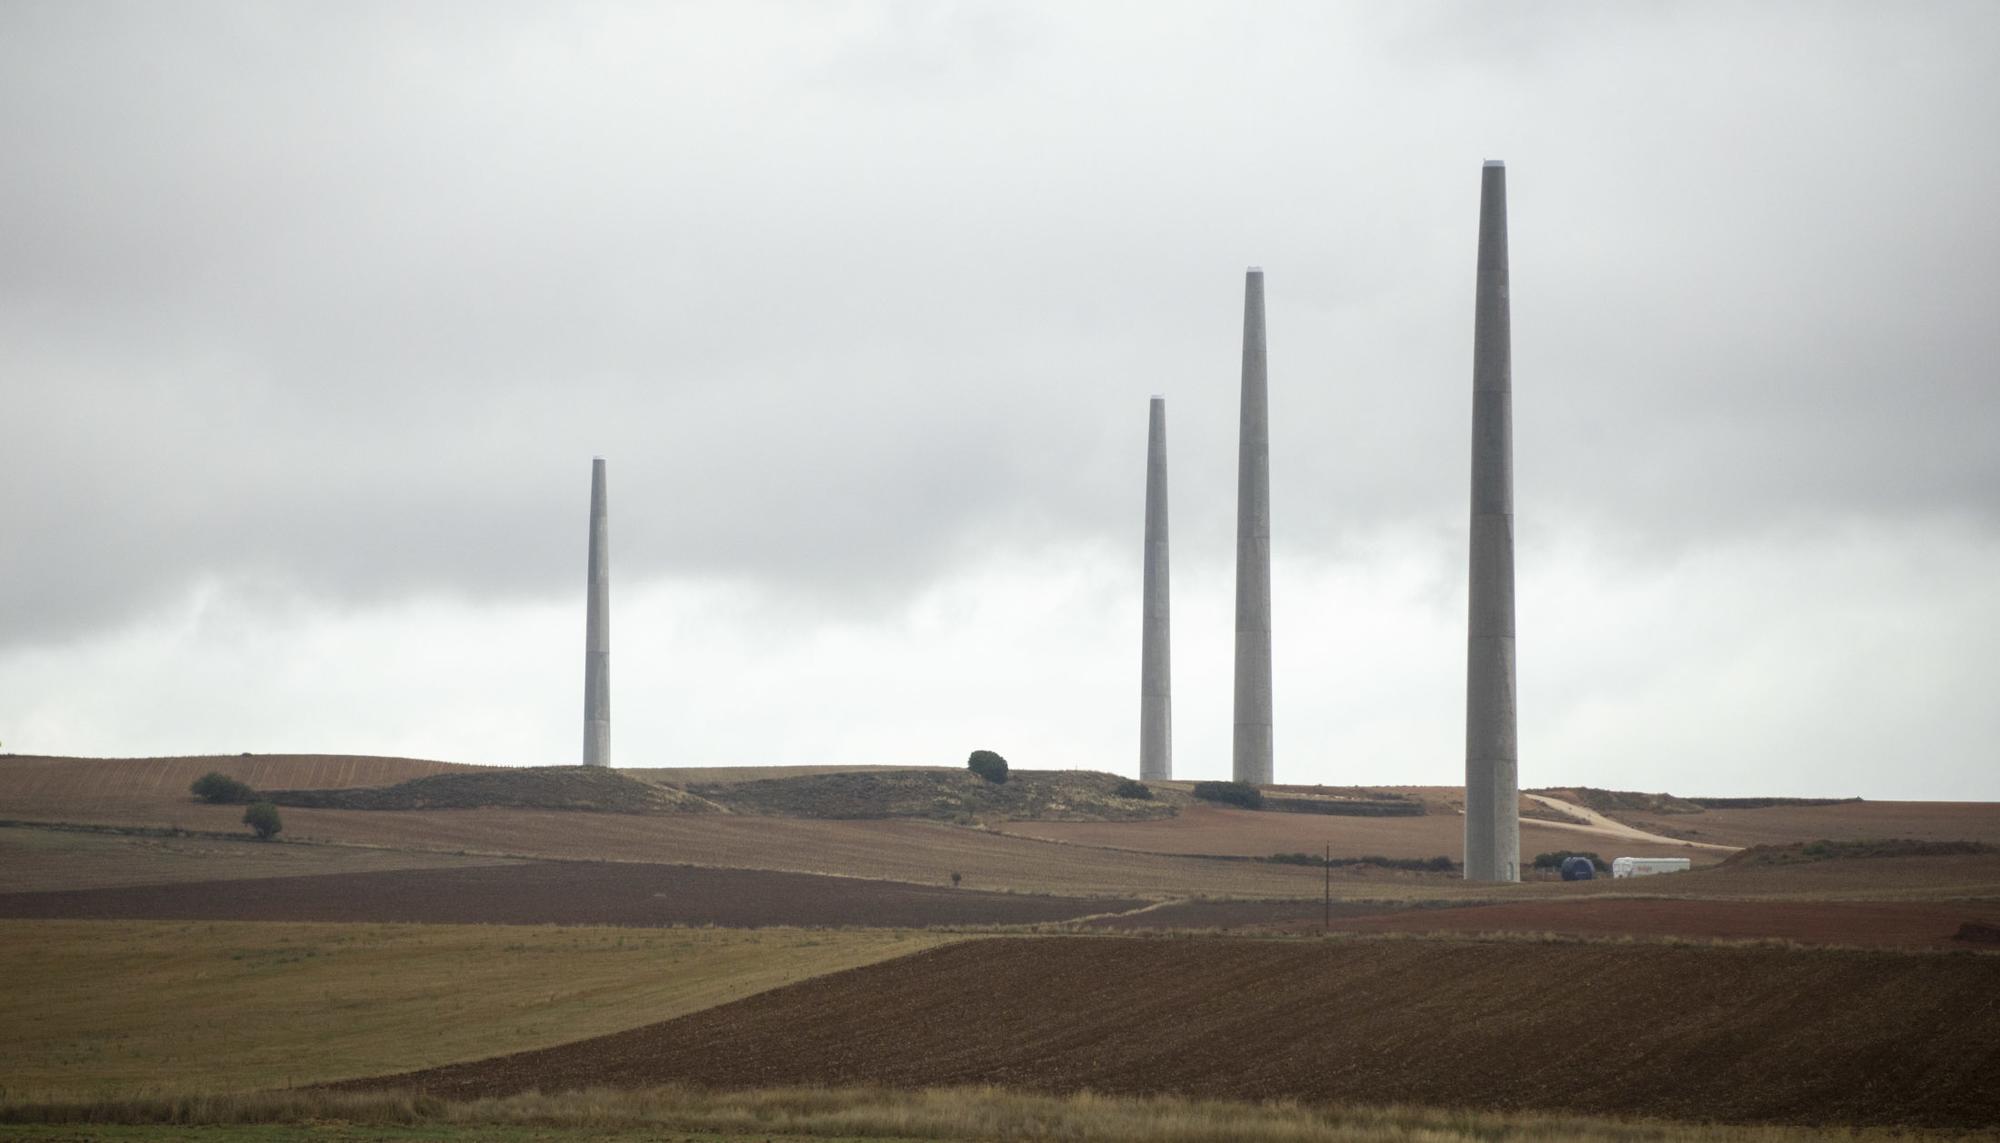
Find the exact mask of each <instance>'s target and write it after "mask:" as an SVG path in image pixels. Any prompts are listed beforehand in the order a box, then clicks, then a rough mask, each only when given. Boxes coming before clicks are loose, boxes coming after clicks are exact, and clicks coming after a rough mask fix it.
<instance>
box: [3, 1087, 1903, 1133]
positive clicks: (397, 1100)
mask: <svg viewBox="0 0 2000 1143" xmlns="http://www.w3.org/2000/svg"><path fill="white" fill-rule="evenodd" d="M665 1131H671V1132H673V1133H674V1135H673V1138H675V1139H681V1140H702V1141H704V1143H706V1141H711V1140H718V1141H719V1140H740V1139H743V1138H745V1137H746V1136H748V1137H753V1138H757V1139H763V1140H767V1141H769V1140H802V1139H814V1140H828V1139H835V1140H850V1141H853V1143H890V1141H893V1140H915V1139H924V1140H996V1139H997V1140H1015V1139H1023V1140H1027V1139H1034V1140H1046V1139H1065V1140H1080V1141H1083V1140H1104V1141H1111V1140H1149V1141H1158V1143H1362V1141H1367V1143H1377V1141H1380V1143H1389V1141H1397V1143H1461V1141H1472V1140H1483V1141H1486V1140H1490V1141H1507V1143H1554V1141H1556V1140H1565V1141H1579V1143H1806V1141H1807V1140H1824V1139H1847V1140H1857V1141H1858V1140H1867V1141H1871V1143H1875V1141H1883V1143H1886V1141H1890V1140H1913V1139H1920V1138H1936V1136H1924V1135H1913V1134H1908V1133H1902V1132H1894V1131H1863V1132H1843V1131H1839V1130H1828V1129H1826V1128H1814V1129H1810V1130H1805V1129H1793V1128H1776V1127H1719V1126H1706V1125H1690V1124H1673V1123H1660V1122H1644V1121H1629V1122H1621V1121H1616V1120H1604V1119H1589V1118H1583V1117H1577V1116H1553V1115H1502V1114H1493V1113H1482V1112H1465V1111H1440V1110H1430V1109H1422V1108H1407V1107H1405V1108H1314V1107H1303V1106H1300V1105H1297V1104H1291V1103H1254V1104H1253V1103H1232V1102H1223V1101H1215V1100H1189V1099H1181V1098H1177V1097H1172V1096H1153V1097H1143V1098H1134V1097H1116V1098H1114V1097H1106V1096H1096V1095H1090V1094H1083V1095H1074V1096H1038V1095H1025V1094H1021V1093H1017V1092H1009V1091H1004V1090H1001V1089H997V1088H951V1089H937V1090H930V1091H919V1092H892V1091H882V1090H878V1089H868V1088H848V1089H835V1090H828V1089H777V1090H768V1091H749V1092H730V1093H712V1092H701V1091H694V1090H689V1089H685V1088H654V1089H650V1090H643V1091H620V1092H613V1091H603V1090H599V1091H586V1092H574V1093H569V1094H565V1095H560V1096H553V1097H549V1096H540V1095H525V1096H515V1097H512V1098H509V1099H504V1100H477V1101H471V1102H465V1103H451V1102H446V1101H442V1100H436V1099H431V1098H427V1097H423V1096H411V1095H408V1094H401V1093H379V1094H367V1095H355V1094H347V1093H331V1092H274V1093H266V1094H258V1095H237V1096H219V1097H209V1098H186V1099H156V1100H131V1101H123V1102H104V1103H96V1104H89V1103H83V1104H70V1105H31V1104H22V1103H18V1102H10V1103H0V1137H4V1138H9V1139H48V1140H55V1139H62V1140H76V1139H105V1140H116V1139H142V1138H149V1137H156V1136H164V1137H171V1138H173V1139H176V1140H214V1141H218V1143H219V1141H231V1143H235V1141H242V1143H251V1141H256V1143H274V1141H286V1143H290V1141H294V1140H299V1141H303V1140H314V1141H341V1143H345V1141H350V1140H352V1141H359V1140H401V1139H409V1140H473V1139H480V1140H489V1139H490V1140H530V1139H533V1140H639V1139H660V1138H662V1135H661V1133H662V1132H665Z"/></svg>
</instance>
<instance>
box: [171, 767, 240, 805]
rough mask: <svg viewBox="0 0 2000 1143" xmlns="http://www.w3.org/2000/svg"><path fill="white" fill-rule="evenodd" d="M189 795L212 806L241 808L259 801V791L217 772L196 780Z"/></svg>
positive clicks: (189, 790) (212, 771) (190, 787)
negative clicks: (247, 803) (248, 803)
mask: <svg viewBox="0 0 2000 1143" xmlns="http://www.w3.org/2000/svg"><path fill="white" fill-rule="evenodd" d="M188 793H190V794H193V795H194V796H195V797H197V798H200V799H201V800H202V801H204V802H207V803H208V804H209V805H211V806H240V805H243V804H245V803H246V802H254V801H256V800H257V791H255V790H253V789H251V788H250V787H249V786H247V785H245V784H244V783H242V782H239V781H237V780H236V779H234V778H232V777H230V776H229V775H227V774H224V773H222V772H220V771H217V770H210V771H209V772H208V773H206V774H203V775H202V776H201V777H199V778H196V779H195V780H194V784H193V785H191V786H189V787H188Z"/></svg>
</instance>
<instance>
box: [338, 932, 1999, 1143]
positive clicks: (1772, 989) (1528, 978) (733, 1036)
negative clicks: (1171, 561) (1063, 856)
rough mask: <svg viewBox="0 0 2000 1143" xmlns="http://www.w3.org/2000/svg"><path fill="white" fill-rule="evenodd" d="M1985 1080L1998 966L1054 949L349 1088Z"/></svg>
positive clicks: (1546, 1091) (1593, 951) (1943, 1089)
mask: <svg viewBox="0 0 2000 1143" xmlns="http://www.w3.org/2000/svg"><path fill="white" fill-rule="evenodd" d="M975 985H976V986H975ZM1996 1069H2000V956H1954V955H1920V954H1910V953H1874V952H1862V951H1852V950H1820V951H1793V950H1784V949H1770V948H1698V947H1678V946H1668V945H1612V944H1561V943H1532V942H1459V941H1442V940H1440V941H1367V940H1361V941H1332V942H1322V941H1284V940H1237V939H1226V938H1218V939H1183V940H1157V939H1154V940H1147V939H1131V938H1075V937H1071V938H1062V937H1054V938H1000V939H992V940H981V941H971V942H967V943H964V944H959V945H952V946H949V947H946V948H943V949H939V950H935V951H932V952H927V953H921V954H918V955H915V956H909V957H904V958H900V959H898V960H894V961H890V962H886V963H883V964H879V965H875V966H871V967H867V968H861V969H856V970H853V971H849V972H844V973H839V974H835V975H831V976H826V977H820V978H818V979H816V980H811V981H806V982H804V983H802V984H798V985H794V986H791V987H787V988H783V989H778V990H775V991H772V992H767V993H764V994H762V995H759V996H754V997H751V998H749V999H747V1000H743V1001H739V1002H737V1003H734V1004H729V1005H725V1006H722V1007H719V1008H713V1009H709V1010H707V1011H705V1012H700V1013H696V1014H695V1015H692V1016H689V1017H686V1018H683V1019H680V1020H674V1021H669V1022H667V1023H663V1024H655V1025H651V1026H648V1027H644V1028H638V1029H634V1030H632V1031H629V1032H621V1033H615V1034H613V1035H610V1036H603V1037H599V1038H596V1039H593V1040H586V1041H581V1042H578V1043H574V1044H569V1045H565V1046H562V1047H558V1048H551V1049H546V1050H543V1051H536V1052H527V1053H522V1054H519V1055H514V1056H505V1057H500V1058H496V1059H492V1060H487V1061H482V1062H478V1063H470V1064H461V1065H454V1066H450V1067H444V1068H438V1069H434V1070H431V1071H426V1072H419V1073H412V1074H406V1075H403V1076H392V1077H384V1078H382V1079H378V1080H373V1081H364V1085H363V1086H375V1087H396V1086H410V1087H420V1088H423V1089H426V1090H429V1091H431V1092H434V1093H438V1094H446V1095H453V1096H475V1095H489V1094H500V1093H506V1092H515V1091H522V1090H526V1089H529V1088H540V1089H542V1090H545V1091H548V1090H560V1089H567V1088H577V1087H588V1086H598V1085H608V1086H614V1087H632V1086H645V1085H653V1084H661V1083H669V1082H678V1083H690V1084H695V1085H700V1086H707V1087H723V1088H733V1087H753V1086H772V1085H805V1084H825V1085H852V1084H881V1085H887V1086H893V1087H927V1086H933V1085H941V1084H978V1083H994V1084H999V1085H1003V1086H1009V1087H1021V1088H1029V1089H1036V1090H1045V1091H1075V1090H1080V1089H1085V1088H1088V1089H1090V1090H1093V1091H1103V1092H1114V1093H1146V1092H1161V1091H1165V1092H1177V1093H1183V1094H1188V1095H1197V1096H1216V1097H1224V1098H1235V1099H1301V1100H1310V1101H1341V1102H1349V1101H1351V1102H1357V1103H1370V1104H1385V1103H1395V1104H1424V1105H1431V1106H1444V1107H1476V1108H1496V1109H1531V1108H1532V1109H1560V1110H1570V1111H1582V1112H1587V1113H1593V1114H1616V1115H1644V1116H1657V1117H1663V1118H1673V1119H1693V1120H1723V1121H1742V1122H1758V1121H1772V1122H1796V1123H1809V1124H1825V1123H1860V1124H1907V1125H1932V1126H1957V1127H1986V1126H1994V1125H2000V1084H1995V1083H1993V1076H1994V1075H1995V1074H1996Z"/></svg>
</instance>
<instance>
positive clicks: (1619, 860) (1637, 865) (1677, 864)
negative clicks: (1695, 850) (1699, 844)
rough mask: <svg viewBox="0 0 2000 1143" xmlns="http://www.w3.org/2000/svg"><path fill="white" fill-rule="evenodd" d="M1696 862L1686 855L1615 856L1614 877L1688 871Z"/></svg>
mask: <svg viewBox="0 0 2000 1143" xmlns="http://www.w3.org/2000/svg"><path fill="white" fill-rule="evenodd" d="M1693 865H1694V862H1692V861H1689V860H1688V859H1687V858H1685V857H1615V858H1612V860H1611V876H1613V877H1647V876H1650V875H1652V874H1655V873H1686V872H1687V871H1688V869H1689V868H1690V867H1692V866H1693Z"/></svg>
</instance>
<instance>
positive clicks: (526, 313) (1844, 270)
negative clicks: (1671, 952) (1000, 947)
mask: <svg viewBox="0 0 2000 1143" xmlns="http://www.w3.org/2000/svg"><path fill="white" fill-rule="evenodd" d="M1997 59H2000V5H1995V4H1992V3H1986V2H1968V3H1924V2H1906V3H1894V4H1887V3H1881V2H1879V0H1869V2H1865V3H1857V4H1852V5H1840V4H1832V3H1809V4H1797V5H1793V4H1782V3H1768V4H1757V5H1746V4H1740V3H1735V2H1727V3H1715V4H1620V5H1608V4H1598V3H1576V4H1555V3H1543V4H1534V3H1519V4H1506V5H1498V4H1473V3H1466V4H1424V3H1400V2H1399V3H1394V4H1390V3H1382V4H1376V5H1333V4H1325V3H1313V4H1301V5H1296V6H1289V5H1280V4H1275V3H1260V4H1252V5H1243V4H1221V3H1217V4H1210V5H1166V4H1156V3H1133V4H1089V3H1048V4H1029V3H1004V4H1003V3H993V4H970V3H915V2H913V3H865V2H857V3H847V4H833V3H800V4H769V5H758V4H747V3H737V2H733V0H732V2H727V3H722V2H718V3H710V4H634V5H620V4H554V3H549V4H510V5H502V4H490V3H481V4H469V3H468V4H405V3H396V4H382V5H366V4H359V3H353V2H350V0H341V2H339V3H331V2H329V3H318V4H308V3H287V4H270V3H248V4H241V5H237V4H213V3H185V4H173V5H161V4H151V3H139V4H129V5H126V4H109V3H92V4H79V3H72V2H67V0H63V2H51V3H28V2H22V0H0V156H4V167H0V169H4V171H5V176H4V178H0V434H4V435H3V436H0V482H4V488H5V497H4V499H3V500H0V742H4V743H5V749H8V750H14V751H20V752H33V753H59V754H118V755H127V754H180V753H204V752H212V751H227V752H235V751H239V750H252V751H259V752H263V751H312V752H357V753H385V754H386V753H393V754H410V755H418V756H425V757H436V758H445V759H452V760H460V761H485V762H505V763H544V764H546V763H570V762H574V761H575V760H576V759H577V757H578V752H579V749H580V744H581V737H582V726H581V720H582V670H581V668H582V659H583V654H582V651H583V648H582V641H583V587H584V558H585V529H586V524H587V509H588V498H589V477H590V458H591V457H592V456H593V455H602V456H604V457H606V458H608V461H609V468H610V492H611V496H610V501H611V546H612V579H613V588H612V615H613V618H612V622H613V627H612V676H613V691H612V756H613V760H614V762H616V763H617V764H619V765H627V766H639V765H685V764H700V763H730V764H754V763H808V762H889V763H957V762H959V761H962V760H963V758H964V756H965V754H966V753H967V752H968V751H969V750H971V749H973V748H975V747H988V748H992V749H996V750H999V751H1000V752H1001V753H1003V754H1005V755H1007V756H1008V757H1009V759H1010V760H1012V761H1013V763H1014V764H1015V765H1016V766H1022V767H1031V768H1039V767H1069V766H1082V767H1088V768H1095V769H1105V770H1116V771H1120V772H1125V773H1136V771H1137V764H1138V711H1139V678H1138V674H1139V587H1140V576H1139V572H1140V558H1141V539H1140V532H1141V525H1142V516H1141V508H1142V502H1143V495H1144V453H1145V436H1146V405H1147V398H1148V396H1149V395H1151V394H1153V393H1163V394H1165V395H1166V397H1167V414H1168V433H1169V441H1170V444H1169V452H1170V455H1171V465H1172V467H1171V476H1170V480H1171V489H1172V491H1171V502H1172V518H1173V524H1172V528H1173V560H1174V564H1173V576H1174V580H1173V584H1174V596H1173V622H1174V633H1173V634H1174V644H1173V648H1174V662H1173V668H1174V699H1175V706H1174V727H1175V741H1174V747H1175V767H1176V774H1177V776H1179V777H1191V778H1208V777H1226V776H1227V775H1228V771H1229V757H1228V752H1229V740H1230V719H1231V712H1230V679H1229V672H1230V664H1231V648H1230V644H1231V638H1232V630H1231V627H1232V619H1233V610H1232V598H1233V594H1232V593H1233V584H1232V578H1231V577H1232V576H1233V566H1234V556H1233V548H1232V545H1233V538H1234V519H1233V514H1234V505H1235V472H1236V460H1235V447H1236V442H1235V430H1236V402H1237V385H1238V366H1239V360H1240V357H1239V355H1240V337H1241V322H1242V289H1243V271H1244V268H1245V267H1246V266H1250V265H1261V266H1263V267H1264V269H1265V271H1266V281H1267V289H1268V294H1269V309H1270V319H1269V320H1270V333H1269V338H1270V362H1271V366H1270V394H1271V396H1270V402H1271V409H1272V477H1271V483H1272V517H1273V525H1272V533H1273V538H1272V548H1273V554H1274V559H1275V565H1276V566H1275V573H1274V576H1275V585H1274V591H1273V596H1274V604H1273V607H1274V642H1275V658H1276V687H1275V690H1276V701H1275V706H1276V713H1275V738H1276V744H1277V746H1276V769H1277V775H1278V779H1279V780H1280V781H1285V782H1326V783H1343V784H1345V783H1431V784H1455V783H1457V782H1460V781H1462V778H1463V773H1464V746H1463V741H1464V739H1463V736H1464V671H1465V629H1464V627H1465V610H1466V598H1465V579H1466V526H1467V525H1466V522H1467V514H1468V504H1467V496H1466V492H1467V479H1468V471H1469V451H1468V449H1469V439H1470V418H1471V367H1472V360H1471V342H1472V308H1473V307H1472V286H1473V267H1474V253H1475V250H1474V239H1475V231H1476V226H1477V208H1478V190H1479V172H1480V165H1481V162H1482V161H1483V160H1485V159H1489V158H1498V159H1504V160H1506V162H1507V166H1508V181H1509V188H1508V191H1509V205H1510V209H1511V219H1510V227H1511V237H1512V262H1513V315H1514V379H1515V398H1514V399H1515V408H1514V416H1515V433H1516V437H1515V452H1516V511H1517V528H1516V530H1517V537H1518V539H1517V551H1516V561H1517V568H1518V575H1519V585H1520V586H1519V590H1520V605H1519V607H1520V618H1519V629H1520V643H1519V654H1520V708H1521V727H1520V733H1521V777H1522V781H1523V784H1524V785H1529V786H1539V785H1561V784H1590V785H1597V786H1609V787H1618V788H1638V789H1647V790H1672V791H1675V792H1678V793H1684V794H1711V795H1726V794H1795V795H1841V796H1844V795H1854V794H1859V795H1862V796H1866V797H1871V798H1896V797H1908V798H1978V799H2000V757H1997V756H1996V755H2000V747H1996V743H2000V655H1996V654H1995V653H1994V646H1995V645H1996V643H2000V588H1996V585H1997V584H2000V446H1996V430H2000V377H1996V375H1995V373H1996V362H2000V326H1996V315H2000V213H1996V211H1995V210H1994V203H1995V201H2000V147H1996V145H1995V142H1996V140H2000V67H1996V66H1995V61H1996V60H1997Z"/></svg>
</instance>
